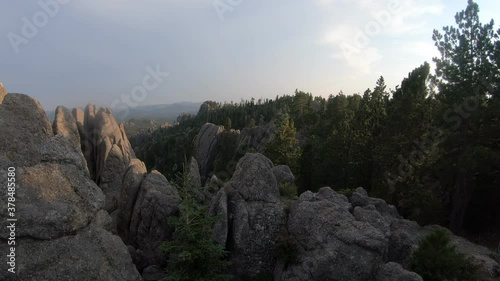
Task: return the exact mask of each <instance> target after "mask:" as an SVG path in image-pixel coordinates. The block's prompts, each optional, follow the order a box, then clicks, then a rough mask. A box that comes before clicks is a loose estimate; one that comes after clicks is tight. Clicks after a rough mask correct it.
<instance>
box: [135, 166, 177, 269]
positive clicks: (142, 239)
mask: <svg viewBox="0 0 500 281" xmlns="http://www.w3.org/2000/svg"><path fill="white" fill-rule="evenodd" d="M179 205H180V197H179V194H178V193H177V190H176V189H175V188H174V187H172V186H171V185H170V183H169V182H168V181H167V179H166V178H165V177H164V176H163V175H162V174H160V173H159V172H158V171H152V172H151V173H149V174H148V175H147V176H146V177H145V178H144V180H143V181H142V183H141V186H140V190H139V192H138V195H137V199H136V201H135V206H134V210H133V213H132V217H131V220H130V232H129V238H130V242H131V244H132V246H134V247H135V248H136V249H140V250H141V251H142V252H143V253H144V255H143V259H145V261H144V264H146V265H160V266H164V265H165V262H166V259H165V255H164V254H163V253H162V252H161V251H160V249H159V246H160V243H161V242H162V241H166V240H169V239H171V238H172V234H173V232H174V229H172V228H171V227H170V226H169V224H168V219H169V218H170V217H172V216H178V214H179Z"/></svg>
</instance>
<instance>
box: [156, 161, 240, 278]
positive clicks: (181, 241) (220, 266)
mask: <svg viewBox="0 0 500 281" xmlns="http://www.w3.org/2000/svg"><path fill="white" fill-rule="evenodd" d="M188 175H189V169H188V165H186V164H185V165H184V176H183V185H182V186H176V187H177V188H178V191H179V193H180V194H181V197H182V203H181V214H180V217H175V218H172V219H170V220H169V224H170V225H171V226H172V227H174V228H175V233H174V240H173V241H167V242H163V243H162V244H161V249H162V251H164V252H165V253H167V254H169V260H168V266H167V271H168V275H169V280H175V281H219V280H220V281H225V280H231V276H230V275H228V274H227V272H228V266H229V262H228V261H226V260H225V259H224V258H225V257H226V256H227V252H226V251H225V250H224V247H223V246H221V245H217V244H215V243H214V242H213V241H212V240H211V239H210V238H211V236H212V233H213V225H214V223H216V222H217V221H218V220H219V219H220V217H217V216H215V217H209V216H207V207H206V206H202V205H200V204H199V203H198V202H199V201H200V200H199V198H197V196H196V194H198V193H197V192H196V191H194V190H192V189H193V187H192V185H191V184H190V182H189V176H188Z"/></svg>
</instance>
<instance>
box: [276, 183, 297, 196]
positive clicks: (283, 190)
mask: <svg viewBox="0 0 500 281" xmlns="http://www.w3.org/2000/svg"><path fill="white" fill-rule="evenodd" d="M280 195H281V196H288V197H295V196H297V186H296V185H295V184H293V183H283V184H281V185H280Z"/></svg>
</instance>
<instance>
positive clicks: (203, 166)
mask: <svg viewBox="0 0 500 281" xmlns="http://www.w3.org/2000/svg"><path fill="white" fill-rule="evenodd" d="M223 131H224V127H222V126H216V125H214V124H212V123H206V124H205V125H203V126H202V127H201V129H200V132H199V133H198V135H197V136H196V140H195V148H196V154H195V158H196V161H198V165H199V167H200V176H201V183H202V185H203V184H204V183H205V181H206V179H207V178H209V177H210V173H211V172H212V171H213V166H214V161H215V158H216V157H217V153H218V150H217V148H218V145H217V143H218V140H219V139H218V135H219V134H220V133H222V132H223Z"/></svg>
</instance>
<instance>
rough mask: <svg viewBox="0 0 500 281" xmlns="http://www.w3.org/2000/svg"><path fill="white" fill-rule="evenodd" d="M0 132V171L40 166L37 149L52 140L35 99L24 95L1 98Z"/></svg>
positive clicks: (50, 129)
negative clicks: (8, 168)
mask: <svg viewBox="0 0 500 281" xmlns="http://www.w3.org/2000/svg"><path fill="white" fill-rule="evenodd" d="M0 129H1V134H0V168H7V167H9V166H15V167H21V166H26V167H28V166H34V165H36V164H38V163H40V161H41V155H40V145H41V144H42V143H44V142H46V141H47V140H48V138H49V137H51V136H52V127H51V125H50V122H49V119H48V118H47V115H46V113H45V111H44V110H43V108H42V106H41V105H40V103H39V102H38V101H37V100H36V99H33V98H31V97H29V96H26V95H23V94H8V95H6V96H4V98H3V101H2V103H1V104H0Z"/></svg>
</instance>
